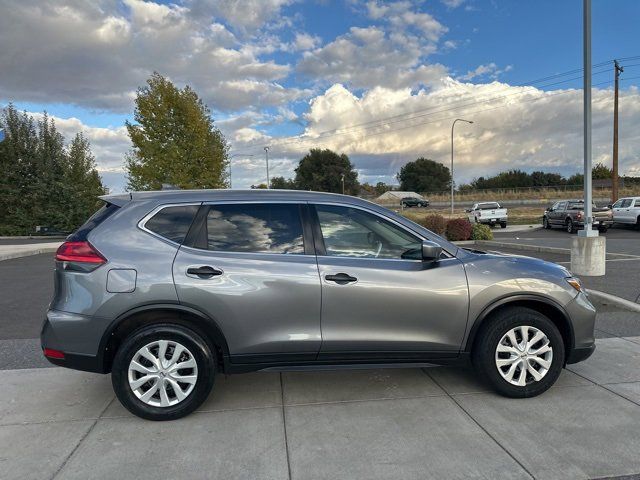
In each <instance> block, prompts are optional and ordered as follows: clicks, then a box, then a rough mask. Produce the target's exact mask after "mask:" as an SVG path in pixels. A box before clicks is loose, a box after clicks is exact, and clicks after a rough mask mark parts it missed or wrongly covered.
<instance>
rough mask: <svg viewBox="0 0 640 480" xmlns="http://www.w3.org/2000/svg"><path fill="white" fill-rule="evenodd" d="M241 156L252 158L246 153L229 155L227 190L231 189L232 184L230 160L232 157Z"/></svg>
mask: <svg viewBox="0 0 640 480" xmlns="http://www.w3.org/2000/svg"><path fill="white" fill-rule="evenodd" d="M241 155H242V156H243V157H253V155H251V154H248V153H232V154H231V155H229V188H230V189H231V188H233V186H232V183H231V159H232V158H233V157H239V156H241Z"/></svg>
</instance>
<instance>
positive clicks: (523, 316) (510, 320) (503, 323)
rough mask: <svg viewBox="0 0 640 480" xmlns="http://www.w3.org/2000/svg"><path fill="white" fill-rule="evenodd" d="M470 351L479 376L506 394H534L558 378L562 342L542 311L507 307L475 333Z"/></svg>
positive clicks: (561, 360) (515, 395) (509, 395)
mask: <svg viewBox="0 0 640 480" xmlns="http://www.w3.org/2000/svg"><path fill="white" fill-rule="evenodd" d="M478 335H479V337H478V339H477V341H476V342H475V346H474V349H473V352H472V359H473V364H474V367H475V368H476V370H477V371H478V373H479V374H480V376H481V377H482V378H483V379H484V380H485V381H486V382H487V383H489V384H490V385H491V386H492V387H493V388H494V389H495V390H496V391H497V392H498V393H500V394H501V395H504V396H507V397H515V398H525V397H534V396H536V395H540V394H541V393H543V392H545V391H546V390H548V389H549V388H550V387H551V386H552V385H553V384H554V383H555V382H556V380H557V379H558V377H559V376H560V373H561V371H562V366H563V364H564V356H565V351H564V342H563V339H562V336H561V335H560V332H559V331H558V328H557V327H556V326H555V325H554V324H553V322H551V320H549V319H548V318H547V317H546V316H544V315H542V314H541V313H539V312H537V311H535V310H531V309H529V308H525V307H511V308H506V309H504V310H502V311H500V312H499V313H498V314H496V315H495V316H494V317H493V318H492V319H491V320H490V321H489V323H488V324H486V326H484V327H483V328H482V330H481V331H480V332H479V333H478Z"/></svg>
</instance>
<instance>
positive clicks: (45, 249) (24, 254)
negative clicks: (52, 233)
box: [0, 247, 58, 262]
mask: <svg viewBox="0 0 640 480" xmlns="http://www.w3.org/2000/svg"><path fill="white" fill-rule="evenodd" d="M56 250H58V247H43V248H37V249H35V250H24V251H21V252H11V253H0V262H1V261H3V260H11V259H14V258H22V257H30V256H32V255H40V254H41V253H55V252H56Z"/></svg>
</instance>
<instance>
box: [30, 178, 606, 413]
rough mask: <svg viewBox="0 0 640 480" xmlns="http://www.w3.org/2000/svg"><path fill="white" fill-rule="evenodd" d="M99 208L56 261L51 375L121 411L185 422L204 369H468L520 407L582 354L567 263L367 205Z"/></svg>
mask: <svg viewBox="0 0 640 480" xmlns="http://www.w3.org/2000/svg"><path fill="white" fill-rule="evenodd" d="M102 199H103V200H104V202H105V205H104V206H103V207H102V208H101V209H100V210H99V211H98V212H97V213H96V214H95V215H94V216H93V217H91V218H90V219H89V220H88V221H87V223H86V224H85V225H83V226H82V227H81V228H80V229H79V230H78V231H77V232H75V233H74V234H73V235H71V236H70V237H68V238H67V241H66V242H65V243H64V244H63V245H62V246H61V247H60V249H59V250H58V252H57V253H56V272H55V294H54V298H53V301H52V302H51V305H50V310H49V311H48V312H47V318H46V320H45V322H44V325H43V329H42V347H43V351H44V355H45V356H46V357H47V358H48V359H49V360H50V361H51V362H53V363H55V364H57V365H62V366H66V367H70V368H76V369H80V370H88V371H92V372H100V373H108V372H111V373H112V376H111V378H112V382H113V387H114V389H115V392H116V394H117V396H118V398H119V399H120V401H121V402H122V404H123V405H124V406H125V407H126V408H128V409H129V410H130V411H131V412H133V413H135V414H136V415H139V416H141V417H144V418H148V419H154V420H168V419H174V418H179V417H181V416H184V415H186V414H188V413H189V412H191V411H193V410H194V409H196V408H197V407H198V406H199V405H200V404H201V403H202V402H203V401H204V400H205V399H206V397H207V396H208V395H209V392H210V390H211V388H212V386H213V383H214V378H215V374H216V373H218V372H222V373H225V374H232V373H240V372H249V371H255V370H262V369H266V368H270V369H286V368H291V367H298V368H299V367H305V368H315V367H323V368H327V366H330V367H333V368H340V367H342V366H345V365H349V364H376V365H380V364H401V363H405V364H412V365H415V364H416V363H428V364H461V363H466V362H468V361H471V362H472V363H473V365H474V366H475V367H476V369H477V372H478V374H479V375H480V376H481V377H482V378H484V379H485V380H486V381H487V382H488V383H489V384H491V385H492V386H493V387H494V388H495V389H496V390H497V391H498V392H500V393H502V394H503V395H506V396H510V397H530V396H533V395H538V394H540V393H542V392H544V391H545V390H546V389H548V388H549V387H550V386H551V385H552V384H553V383H554V382H555V381H556V379H557V378H558V375H560V371H561V370H562V368H563V367H564V365H565V364H567V363H574V362H578V361H580V360H584V359H585V358H587V357H588V356H589V355H590V354H591V352H592V351H593V349H594V320H595V310H594V308H593V306H592V305H591V303H589V300H588V298H587V295H586V294H585V292H584V290H583V289H582V287H581V285H580V282H579V281H578V280H577V279H576V278H574V277H572V276H571V274H570V273H569V271H567V270H566V269H565V268H564V267H561V266H559V265H555V264H552V263H547V262H543V261H541V260H536V259H532V258H526V257H517V256H507V255H496V254H486V253H483V252H478V251H470V250H465V249H462V248H458V247H457V246H455V245H453V244H451V243H449V242H447V241H446V240H444V239H442V238H441V237H439V236H437V235H435V234H433V233H432V232H430V231H429V230H426V229H424V228H423V227H421V226H419V225H417V224H415V223H413V222H411V221H409V220H407V219H406V218H404V217H402V216H400V215H397V214H395V213H394V212H392V211H389V210H387V209H385V208H382V207H380V206H378V205H375V204H372V203H369V202H366V201H364V200H360V199H357V198H353V197H346V196H342V195H332V194H322V193H314V192H287V191H277V190H272V191H269V190H267V191H259V190H256V191H249V192H247V191H225V190H218V191H207V190H200V191H165V192H144V193H137V192H134V193H131V194H126V195H112V196H105V197H102Z"/></svg>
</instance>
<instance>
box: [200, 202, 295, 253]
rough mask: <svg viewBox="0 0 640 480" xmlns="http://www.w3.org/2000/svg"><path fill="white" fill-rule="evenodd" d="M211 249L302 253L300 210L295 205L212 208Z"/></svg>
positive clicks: (209, 245) (210, 216) (209, 244)
mask: <svg viewBox="0 0 640 480" xmlns="http://www.w3.org/2000/svg"><path fill="white" fill-rule="evenodd" d="M207 244H208V248H209V250H221V251H225V252H253V253H288V254H303V253H304V242H303V238H302V222H301V220H300V207H299V206H298V205H295V204H280V205H278V204H256V203H250V204H237V205H233V204H229V205H212V206H211V208H210V210H209V213H208V215H207Z"/></svg>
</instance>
